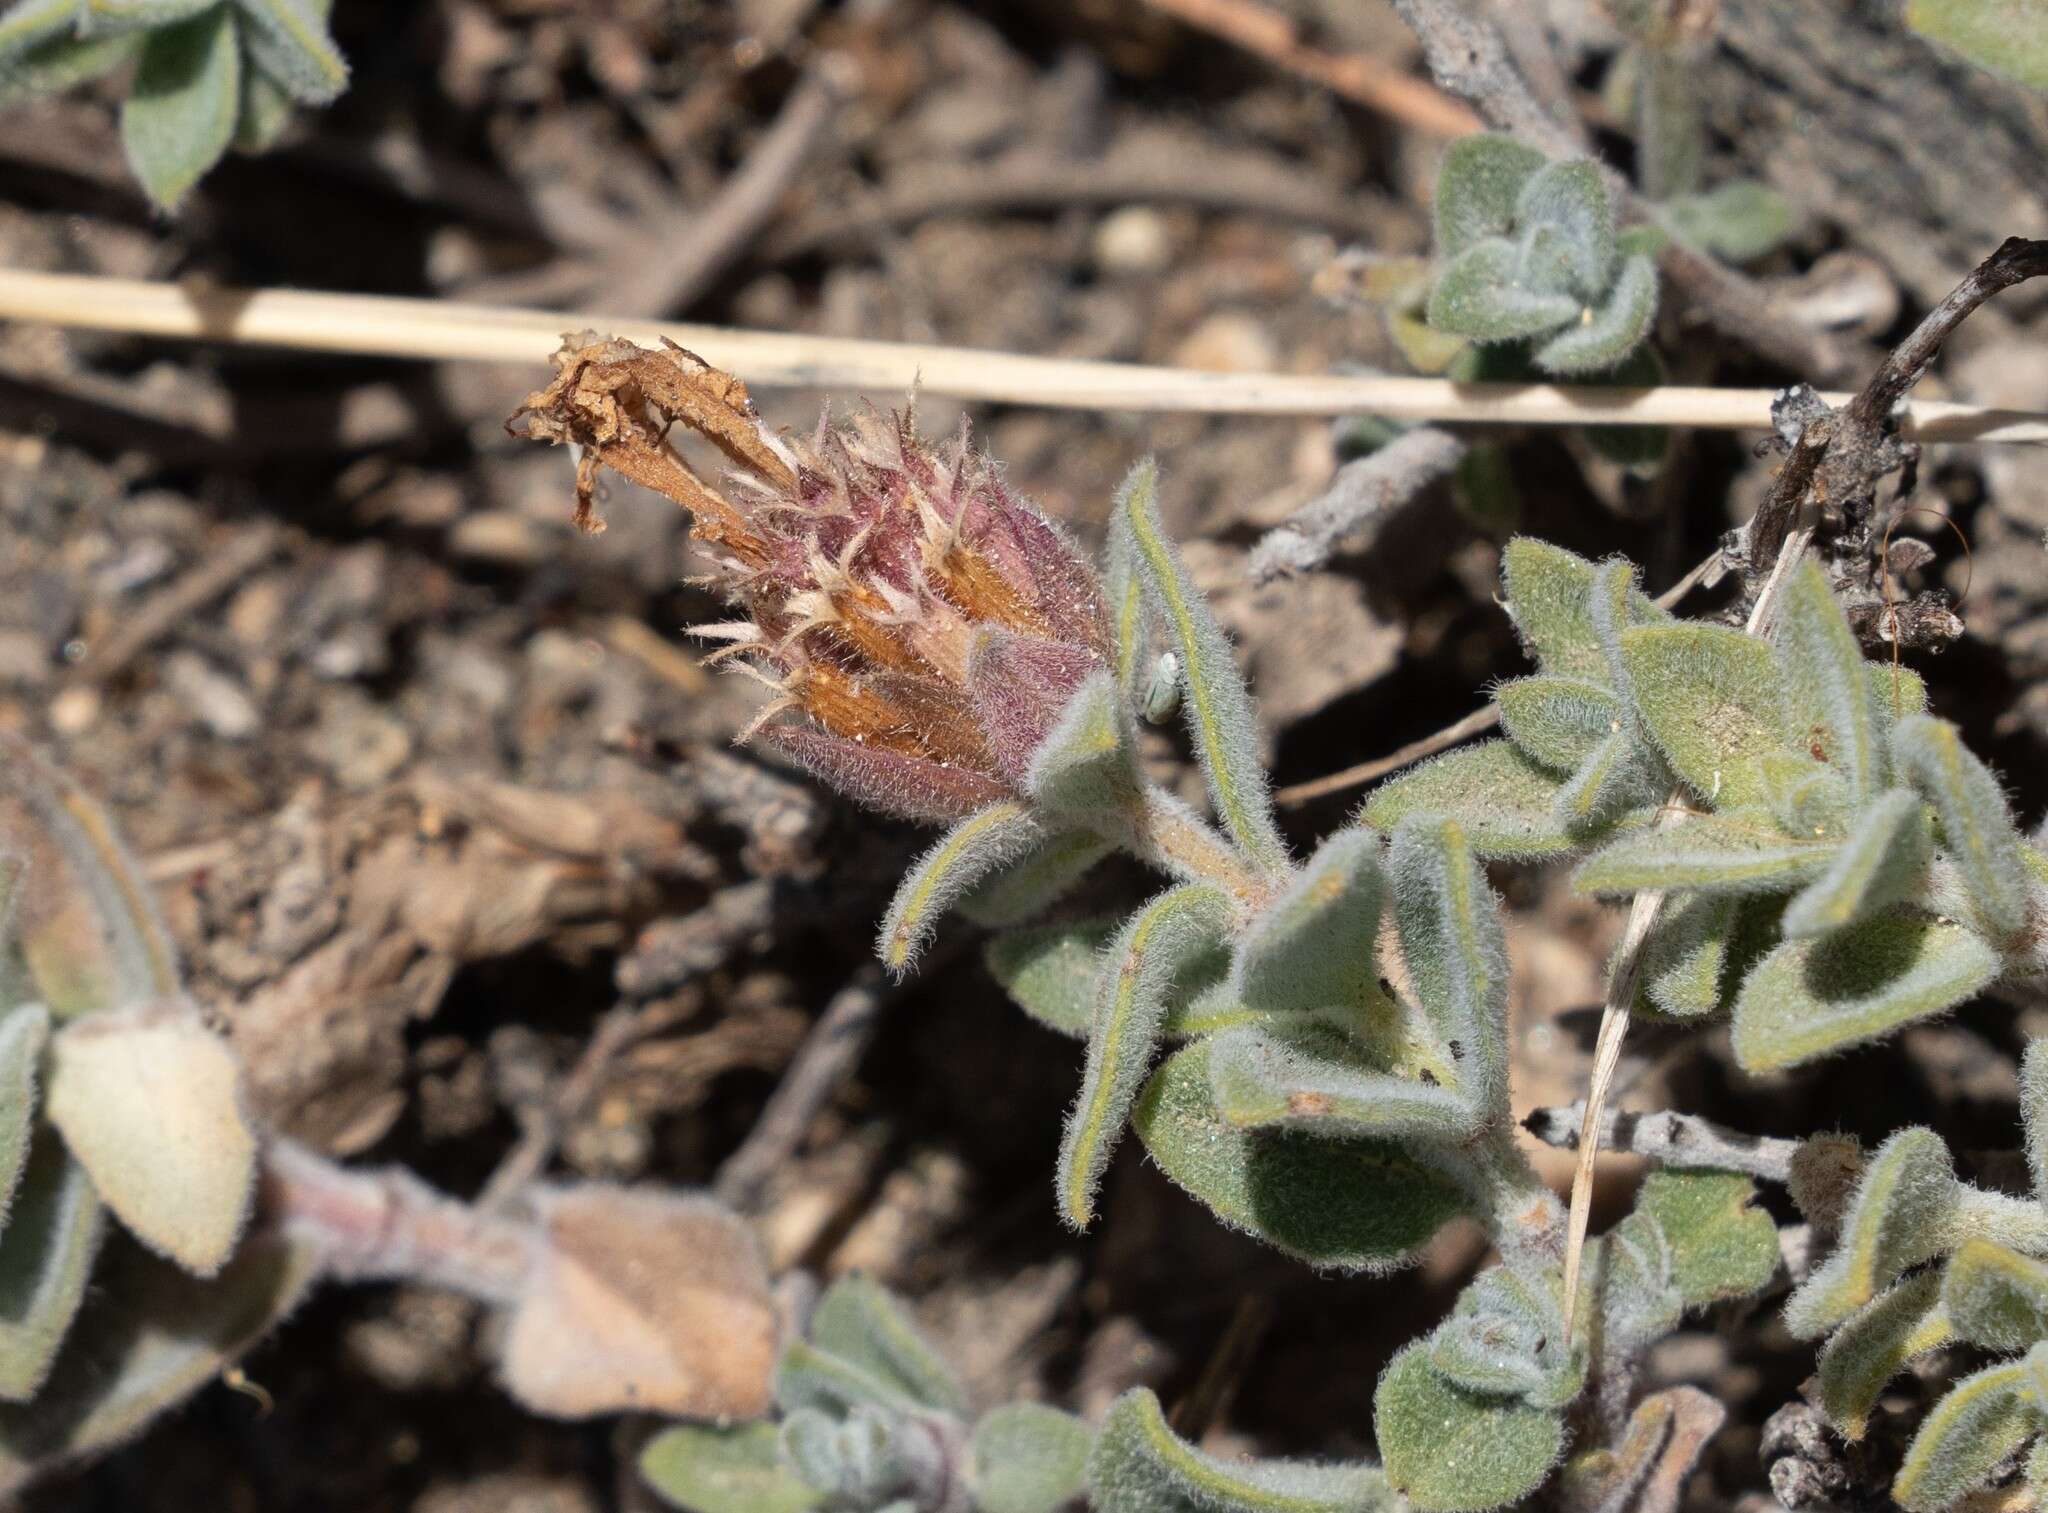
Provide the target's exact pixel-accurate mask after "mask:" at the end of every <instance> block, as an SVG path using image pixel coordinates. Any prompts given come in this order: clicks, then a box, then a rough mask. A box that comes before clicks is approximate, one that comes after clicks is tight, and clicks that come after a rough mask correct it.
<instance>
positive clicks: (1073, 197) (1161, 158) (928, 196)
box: [761, 143, 1388, 262]
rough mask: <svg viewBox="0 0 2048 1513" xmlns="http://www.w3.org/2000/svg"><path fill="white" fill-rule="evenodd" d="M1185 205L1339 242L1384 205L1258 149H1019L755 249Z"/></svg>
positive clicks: (825, 214)
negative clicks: (944, 221)
mask: <svg viewBox="0 0 2048 1513" xmlns="http://www.w3.org/2000/svg"><path fill="white" fill-rule="evenodd" d="M1133 204H1137V205H1192V206H1195V207H1197V208H1200V209H1204V210H1218V211H1226V212H1237V213H1240V214H1247V215H1258V216H1264V217H1266V218H1268V219H1271V220H1277V221H1298V222H1300V223H1302V224H1303V225H1308V226H1319V227H1322V228H1324V229H1326V230H1329V231H1333V232H1336V233H1338V234H1339V235H1342V236H1347V237H1355V238H1359V239H1365V238H1368V237H1371V236H1372V235H1373V234H1374V233H1375V232H1377V231H1378V230H1379V229H1380V228H1382V227H1384V226H1385V224H1386V220H1387V213H1388V201H1387V200H1386V199H1385V198H1384V197H1382V196H1380V195H1377V194H1374V193H1373V192H1371V191H1369V190H1356V189H1347V190H1343V191H1338V190H1337V189H1335V188H1333V186H1332V185H1331V184H1330V182H1329V180H1328V179H1325V178H1320V177H1318V176H1316V175H1314V174H1311V173H1306V172H1303V171H1301V170H1299V169H1295V168H1290V167H1288V166H1287V164H1286V163H1285V161H1284V160H1282V159H1280V158H1278V157H1276V156H1272V155H1269V154H1266V153H1257V154H1251V153H1245V152H1239V151H1232V152H1217V151H1214V150H1212V149H1209V148H1207V147H1204V146H1201V145H1198V144H1195V143H1188V144H1186V145H1185V147H1184V148H1180V149H1179V150H1175V151H1172V152H1170V153H1169V152H1166V151H1161V150H1132V149H1130V148H1126V147H1118V148H1112V149H1111V150H1110V151H1109V152H1108V153H1107V154H1106V155H1105V156H1103V157H1100V158H1083V157H1075V156H1073V155H1072V154H1070V153H1051V152H1047V151H1046V150H1044V149H1043V148H1037V147H1032V148H1019V149H1017V150H1016V151H1014V152H1010V153H1006V154H1004V155H1003V156H1001V157H997V158H993V159H990V160H989V161H987V162H979V163H930V164H919V165H917V166H916V167H915V168H914V169H912V170H909V171H906V172H905V173H904V174H903V175H902V176H901V177H900V178H895V177H892V178H891V179H890V180H889V181H888V182H886V183H884V184H883V185H882V187H881V189H880V190H879V192H877V193H876V194H874V195H873V196H871V197H869V198H868V199H866V200H864V201H860V202H856V203H854V204H851V205H829V206H820V207H819V208H818V209H816V210H814V211H811V212H809V213H807V214H805V215H802V216H799V217H797V218H796V219H795V220H794V221H793V222H792V223H791V224H790V225H789V226H788V227H786V228H784V229H781V230H778V231H775V232H773V233H771V234H770V235H769V236H767V237H765V238H764V239H763V240H762V243H761V258H762V260H763V261H767V262H781V261H785V260H788V259H791V258H797V257H802V256H804V255H805V254H807V253H812V252H817V251H819V250H821V249H823V248H827V247H831V246H833V245H835V244H838V243H864V242H867V241H870V240H871V239H872V238H873V237H874V236H875V235H876V234H877V233H878V232H884V231H888V230H890V229H891V228H893V227H897V226H906V225H911V224H914V223H916V222H918V221H926V220H931V219H933V218H934V217H937V216H943V215H974V214H980V215H988V214H1001V213H1005V212H1015V211H1018V210H1070V209H1073V208H1075V207H1077V206H1095V207H1114V206H1121V205H1133Z"/></svg>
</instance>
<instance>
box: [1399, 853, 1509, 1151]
mask: <svg viewBox="0 0 2048 1513" xmlns="http://www.w3.org/2000/svg"><path fill="white" fill-rule="evenodd" d="M1387 861H1388V866H1387V872H1388V877H1389V880H1390V881H1391V882H1392V884H1393V894H1394V924H1395V927H1396V931H1397V933H1398V934H1399V936H1400V941H1401V957H1402V960H1403V961H1405V962H1406V963H1407V965H1408V979H1409V982H1410V984H1411V986H1412V987H1413V990H1414V995H1415V999H1416V1001H1417V1003H1419V1004H1420V1005H1421V1008H1422V1011H1423V1013H1425V1014H1426V1015H1428V1016H1429V1018H1430V1020H1431V1022H1432V1023H1433V1025H1434V1026H1435V1028H1436V1032H1437V1036H1438V1038H1439V1039H1440V1040H1441V1041H1443V1042H1444V1043H1445V1044H1447V1045H1458V1046H1462V1047H1463V1048H1464V1057H1463V1059H1462V1060H1461V1061H1460V1063H1459V1066H1458V1073H1459V1077H1460V1079H1461V1081H1462V1085H1461V1086H1460V1087H1459V1089H1458V1092H1459V1094H1460V1095H1461V1096H1462V1097H1463V1099H1464V1100H1465V1101H1466V1102H1468V1103H1469V1104H1471V1106H1472V1107H1473V1108H1475V1109H1477V1110H1478V1111H1479V1112H1480V1114H1481V1116H1482V1117H1489V1118H1490V1117H1504V1116H1505V1115H1506V1113H1507V1099H1508V1086H1507V1083H1508V1069H1507V1059H1506V1058H1507V1038H1508V1030H1507V1013H1508V957H1507V936H1506V931H1505V930H1504V928H1503V927H1502V924H1501V917H1500V903H1499V901H1498V900H1497V899H1496V898H1495V897H1494V894H1493V890H1492V889H1491V888H1490V887H1488V886H1487V882H1486V874H1485V873H1484V872H1483V871H1482V870H1481V869H1480V866H1479V862H1478V859H1477V858H1476V856H1475V855H1474V853H1473V848H1472V846H1471V843H1470V841H1469V840H1468V839H1467V836H1466V832H1465V827H1464V826H1463V825H1461V824H1459V823H1458V822H1457V821H1456V820H1453V819H1447V818H1444V817H1441V816H1430V815H1418V816H1415V817H1414V818H1411V819H1406V820H1403V821H1402V822H1401V824H1400V825H1399V826H1398V827H1396V829H1395V831H1394V839H1393V843H1392V845H1391V847H1390V848H1389V850H1388V856H1387Z"/></svg>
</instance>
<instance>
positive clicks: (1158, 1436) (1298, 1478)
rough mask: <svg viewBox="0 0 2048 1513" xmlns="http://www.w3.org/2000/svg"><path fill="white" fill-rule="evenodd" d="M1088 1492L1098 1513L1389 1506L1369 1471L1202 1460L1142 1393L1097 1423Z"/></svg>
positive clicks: (1252, 1512)
mask: <svg viewBox="0 0 2048 1513" xmlns="http://www.w3.org/2000/svg"><path fill="white" fill-rule="evenodd" d="M1088 1490H1089V1493H1090V1495H1091V1501H1092V1503H1093V1505H1094V1506H1095V1507H1096V1508H1098V1509H1102V1510H1105V1513H1108V1510H1114V1513H1377V1510H1379V1509H1383V1508H1386V1509H1391V1508H1392V1507H1393V1506H1394V1499H1393V1497H1392V1496H1391V1495H1390V1494H1389V1492H1388V1490H1387V1479H1386V1477H1385V1476H1384V1475H1383V1474H1381V1472H1380V1469H1379V1468H1378V1467H1377V1466H1372V1465H1366V1464H1364V1463H1352V1464H1348V1465H1345V1464H1318V1463H1315V1462H1311V1461H1290V1460H1252V1461H1246V1460H1222V1459H1219V1458H1218V1457H1216V1456H1213V1455H1205V1454H1203V1453H1202V1452H1201V1451H1200V1450H1197V1449H1196V1448H1195V1447H1194V1446H1193V1445H1191V1444H1189V1443H1188V1442H1187V1441H1186V1440H1184V1439H1182V1438H1181V1437H1180V1436H1179V1435H1177V1434H1175V1433H1174V1432H1173V1429H1172V1427H1171V1426H1170V1425H1168V1423H1167V1422H1166V1414H1165V1413H1164V1411H1163V1410H1162V1409H1161V1408H1160V1406H1159V1399H1158V1398H1157V1397H1155V1396H1154V1395H1153V1394H1152V1392H1151V1391H1150V1390H1149V1389H1147V1388H1144V1387H1133V1388H1132V1389H1131V1390H1130V1391H1129V1392H1126V1393H1125V1394H1124V1395H1123V1396H1122V1397H1120V1398H1118V1399H1117V1400H1116V1402H1115V1403H1114V1404H1112V1405H1111V1407H1110V1410H1109V1413H1108V1415H1107V1417H1105V1418H1104V1419H1103V1421H1102V1430H1101V1432H1100V1433H1099V1434H1098V1435H1097V1436H1096V1440H1095V1449H1094V1451H1093V1452H1092V1453H1091V1454H1090V1456H1089V1460H1088Z"/></svg>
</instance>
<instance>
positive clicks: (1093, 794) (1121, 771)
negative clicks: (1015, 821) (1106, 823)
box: [1024, 671, 1138, 816]
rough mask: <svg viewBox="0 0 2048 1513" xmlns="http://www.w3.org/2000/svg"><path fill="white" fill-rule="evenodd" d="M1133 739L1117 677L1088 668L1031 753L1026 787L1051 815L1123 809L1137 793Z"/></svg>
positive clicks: (1040, 805) (1129, 718)
mask: <svg viewBox="0 0 2048 1513" xmlns="http://www.w3.org/2000/svg"><path fill="white" fill-rule="evenodd" d="M1135 739H1136V737H1135V735H1134V733H1133V732H1132V729H1131V716H1130V711H1129V708H1128V707H1127V706H1126V705H1125V703H1124V701H1123V698H1122V696H1121V695H1120V694H1119V692H1118V690H1117V683H1116V679H1115V677H1113V676H1112V675H1111V674H1110V673H1108V672H1107V671H1103V672H1095V673H1090V674H1089V675H1088V676H1087V677H1086V678H1084V679H1082V680H1081V685H1080V686H1079V687H1078V688H1076V689H1075V690H1074V692H1073V694H1072V695H1071V696H1070V697H1069V698H1068V700H1067V706H1066V708H1065V709H1063V710H1061V711H1060V717H1059V719H1058V720H1056V721H1055V722H1054V723H1053V727H1052V729H1051V730H1049V731H1047V732H1046V736H1045V739H1044V741H1042V742H1041V743H1040V744H1039V747H1038V750H1037V752H1036V753H1035V754H1033V756H1032V758H1031V770H1030V772H1029V774H1028V775H1027V776H1026V778H1025V783H1024V788H1025V792H1027V793H1028V794H1030V796H1031V797H1032V799H1033V800H1035V801H1036V802H1037V804H1038V805H1039V807H1040V808H1041V809H1042V810H1045V811H1047V812H1048V813H1052V814H1063V815H1082V816H1086V815H1093V814H1110V815H1114V814H1117V813H1120V812H1124V811H1127V810H1129V809H1130V808H1131V806H1132V805H1133V804H1134V803H1135V802H1136V800H1137V796H1138V769H1137V764H1136V748H1135V746H1134V744H1133V743H1134V741H1135Z"/></svg>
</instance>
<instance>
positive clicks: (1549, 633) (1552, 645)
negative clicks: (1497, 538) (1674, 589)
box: [1501, 536, 1609, 729]
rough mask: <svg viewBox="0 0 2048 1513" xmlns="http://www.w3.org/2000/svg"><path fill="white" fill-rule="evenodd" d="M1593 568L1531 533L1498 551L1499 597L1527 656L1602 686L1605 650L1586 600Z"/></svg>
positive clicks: (1606, 677)
mask: <svg viewBox="0 0 2048 1513" xmlns="http://www.w3.org/2000/svg"><path fill="white" fill-rule="evenodd" d="M1594 572H1595V568H1594V564H1592V563H1591V562H1588V561H1587V560H1586V559H1585V558H1584V557H1581V556H1579V555H1578V554H1577V553H1575V552H1568V551H1566V550H1565V549H1564V548H1563V547H1561V546H1552V545H1551V544H1550V543H1549V542H1547V541H1539V540H1537V539H1536V538H1535V537H1534V536H1517V537H1515V538H1514V539H1513V540H1512V541H1510V542H1508V544H1507V547H1506V549H1505V550H1504V551H1502V553H1501V594H1502V598H1503V599H1504V601H1505V607H1506V609H1507V612H1508V617H1509V618H1510V619H1512V620H1513V621H1514V622H1515V631H1516V633H1517V634H1518V635H1520V637H1521V638H1522V645H1523V647H1524V648H1525V649H1526V650H1527V651H1528V653H1529V655H1530V656H1531V657H1532V658H1534V659H1535V661H1536V662H1537V664H1538V665H1539V666H1541V667H1542V669H1543V671H1544V672H1546V673H1548V674H1550V675H1552V676H1554V677H1561V678H1572V679H1576V680H1577V681H1579V682H1581V683H1593V684H1596V685H1600V686H1603V687H1604V686H1606V685H1607V684H1608V682H1609V675H1608V670H1607V654H1606V652H1605V651H1603V650H1602V649H1601V646H1600V637H1599V635H1598V633H1597V632H1596V631H1595V630H1594V627H1593V613H1592V609H1591V606H1590V604H1589V602H1588V601H1589V599H1590V597H1591V595H1592V592H1593V576H1594ZM1502 714H1503V717H1505V715H1506V710H1505V709H1503V711H1502ZM1510 729H1512V727H1510Z"/></svg>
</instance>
